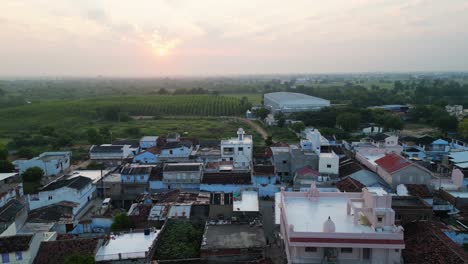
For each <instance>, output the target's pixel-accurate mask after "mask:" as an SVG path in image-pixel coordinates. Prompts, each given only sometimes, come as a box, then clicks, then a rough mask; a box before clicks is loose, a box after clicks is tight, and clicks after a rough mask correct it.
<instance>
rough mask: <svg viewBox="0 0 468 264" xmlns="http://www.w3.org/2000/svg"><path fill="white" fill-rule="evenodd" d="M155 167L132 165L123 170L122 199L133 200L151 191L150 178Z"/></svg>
mask: <svg viewBox="0 0 468 264" xmlns="http://www.w3.org/2000/svg"><path fill="white" fill-rule="evenodd" d="M153 168H154V166H145V165H132V166H127V167H124V168H122V170H121V172H120V174H121V180H122V183H121V197H120V198H121V199H122V200H133V199H135V198H136V197H137V196H139V195H140V194H142V193H144V192H147V191H148V189H149V177H150V174H151V171H152V170H153Z"/></svg>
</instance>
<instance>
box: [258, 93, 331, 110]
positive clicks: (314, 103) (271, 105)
mask: <svg viewBox="0 0 468 264" xmlns="http://www.w3.org/2000/svg"><path fill="white" fill-rule="evenodd" d="M263 104H264V105H265V107H266V108H267V109H269V110H271V112H272V113H277V112H283V113H292V112H303V111H313V110H318V109H320V108H322V107H326V106H330V101H329V100H325V99H322V98H318V97H315V96H310V95H306V94H301V93H288V92H277V93H267V94H265V95H264V96H263Z"/></svg>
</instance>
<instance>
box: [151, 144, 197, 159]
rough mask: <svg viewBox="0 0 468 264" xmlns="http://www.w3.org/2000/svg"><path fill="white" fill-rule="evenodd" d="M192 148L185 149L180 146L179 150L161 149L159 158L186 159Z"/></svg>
mask: <svg viewBox="0 0 468 264" xmlns="http://www.w3.org/2000/svg"><path fill="white" fill-rule="evenodd" d="M192 150H193V148H192V147H191V148H187V147H185V146H182V147H180V148H173V149H163V150H161V154H160V155H159V156H160V157H161V158H186V157H188V156H190V153H192Z"/></svg>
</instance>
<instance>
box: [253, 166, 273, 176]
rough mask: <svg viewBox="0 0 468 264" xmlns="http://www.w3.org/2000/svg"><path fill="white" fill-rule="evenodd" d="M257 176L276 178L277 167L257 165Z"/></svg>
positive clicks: (254, 169)
mask: <svg viewBox="0 0 468 264" xmlns="http://www.w3.org/2000/svg"><path fill="white" fill-rule="evenodd" d="M253 174H254V175H255V176H274V175H275V166H273V165H255V166H254V168H253Z"/></svg>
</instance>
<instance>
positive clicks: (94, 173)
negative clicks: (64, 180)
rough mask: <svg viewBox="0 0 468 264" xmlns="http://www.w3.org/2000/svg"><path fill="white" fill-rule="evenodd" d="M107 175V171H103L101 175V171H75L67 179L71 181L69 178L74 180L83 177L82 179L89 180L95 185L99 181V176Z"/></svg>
mask: <svg viewBox="0 0 468 264" xmlns="http://www.w3.org/2000/svg"><path fill="white" fill-rule="evenodd" d="M107 173H109V171H108V170H103V171H102V174H101V170H76V171H74V172H72V175H71V176H70V177H68V178H69V179H71V178H76V177H78V176H83V177H86V178H89V179H91V181H93V183H96V182H98V181H99V180H100V179H101V175H102V176H105V175H106V174H107Z"/></svg>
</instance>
